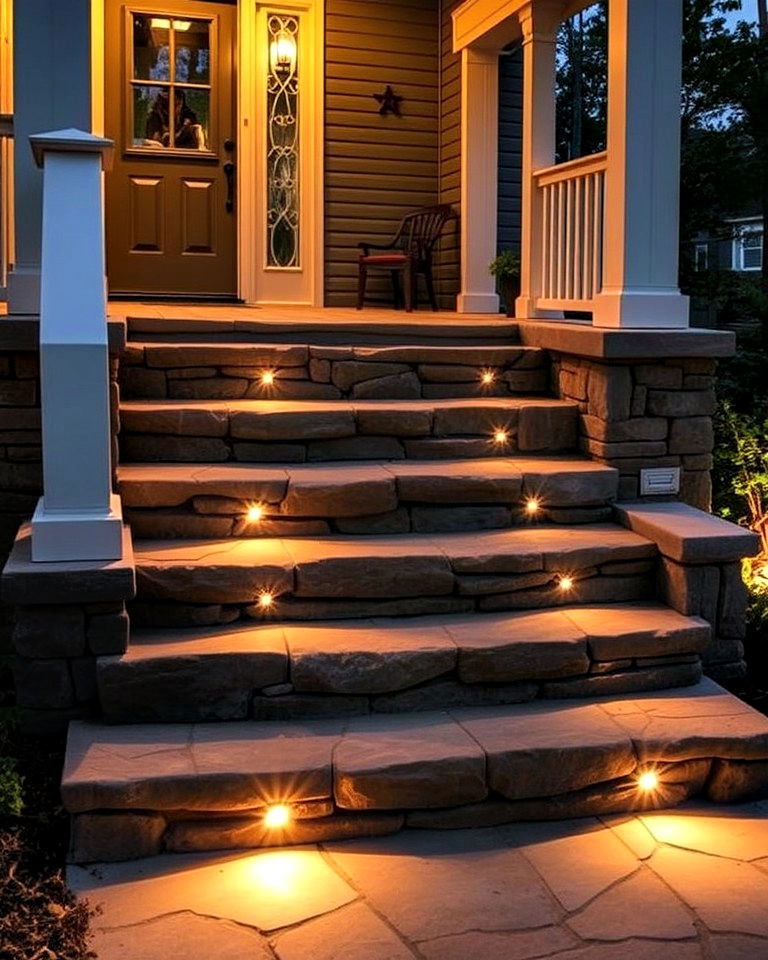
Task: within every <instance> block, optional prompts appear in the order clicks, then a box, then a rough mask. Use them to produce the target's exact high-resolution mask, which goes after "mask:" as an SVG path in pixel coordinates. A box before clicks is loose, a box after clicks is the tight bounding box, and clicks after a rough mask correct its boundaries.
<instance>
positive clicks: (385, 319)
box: [127, 308, 519, 347]
mask: <svg viewBox="0 0 768 960" xmlns="http://www.w3.org/2000/svg"><path fill="white" fill-rule="evenodd" d="M127 327H128V337H129V340H130V341H138V342H145V343H146V342H152V341H158V342H167V341H168V340H169V339H172V341H173V342H174V343H300V344H306V343H308V342H311V343H312V344H313V345H318V346H320V345H332V346H350V345H359V346H377V345H386V346H390V345H394V346H397V345H399V344H407V343H414V342H415V343H417V344H419V345H422V344H427V345H430V344H431V345H435V346H440V345H451V346H467V347H471V346H488V345H494V344H496V345H499V346H507V345H509V344H511V343H512V344H514V343H517V342H518V341H519V332H518V325H517V324H516V323H515V322H514V320H508V319H506V318H504V317H489V316H488V315H487V314H476V315H474V316H469V315H460V314H455V313H441V314H437V315H436V314H426V313H424V312H420V311H418V312H416V313H412V314H405V313H399V312H395V311H393V310H388V311H378V310H377V311H376V312H375V313H373V312H371V311H366V312H364V313H357V312H356V311H353V310H341V311H334V310H329V309H325V310H321V311H319V313H318V315H317V316H315V317H312V316H311V315H307V314H306V313H305V314H304V316H302V314H301V313H300V312H298V311H296V310H293V311H278V310H272V309H269V308H264V309H263V310H260V311H259V316H258V318H257V317H253V316H250V317H248V316H242V315H240V316H238V314H237V312H236V311H233V313H232V316H231V317H220V318H216V317H211V316H210V315H208V316H202V317H194V316H189V317H161V316H157V317H136V316H130V314H129V316H128V317H127Z"/></svg>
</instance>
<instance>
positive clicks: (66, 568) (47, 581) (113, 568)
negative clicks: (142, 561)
mask: <svg viewBox="0 0 768 960" xmlns="http://www.w3.org/2000/svg"><path fill="white" fill-rule="evenodd" d="M31 549H32V527H31V524H29V523H24V524H22V525H21V526H20V527H19V529H18V531H17V533H16V539H15V540H14V544H13V547H12V549H11V553H10V555H9V557H8V560H7V562H6V564H5V567H4V568H3V571H2V580H1V581H0V589H1V590H2V596H1V599H2V602H3V603H5V604H11V605H15V604H19V605H30V606H44V605H46V604H52V603H75V604H80V603H102V602H112V601H119V600H132V599H133V597H134V596H135V595H136V561H135V558H134V554H133V539H132V537H131V530H130V527H129V526H128V525H127V524H126V525H124V526H123V556H122V559H120V560H92V561H91V560H77V561H71V562H69V561H59V562H33V561H32V558H31Z"/></svg>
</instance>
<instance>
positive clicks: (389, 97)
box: [373, 84, 405, 117]
mask: <svg viewBox="0 0 768 960" xmlns="http://www.w3.org/2000/svg"><path fill="white" fill-rule="evenodd" d="M373 99H374V100H376V101H377V102H378V103H379V113H380V114H381V115H382V117H384V116H386V115H387V114H388V113H393V114H394V115H395V116H396V117H399V116H400V104H401V103H402V102H403V100H404V99H405V97H398V95H397V94H396V93H395V91H394V90H393V89H392V87H391V86H390V85H389V84H387V88H386V90H385V91H384V93H374V95H373Z"/></svg>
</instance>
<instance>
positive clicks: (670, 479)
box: [640, 467, 680, 497]
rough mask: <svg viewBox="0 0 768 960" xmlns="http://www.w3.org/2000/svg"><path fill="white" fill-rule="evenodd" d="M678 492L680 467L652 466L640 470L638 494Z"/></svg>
mask: <svg viewBox="0 0 768 960" xmlns="http://www.w3.org/2000/svg"><path fill="white" fill-rule="evenodd" d="M679 492H680V467H654V468H653V469H651V470H641V471H640V496H641V497H650V496H653V495H654V494H657V495H658V494H663V493H679Z"/></svg>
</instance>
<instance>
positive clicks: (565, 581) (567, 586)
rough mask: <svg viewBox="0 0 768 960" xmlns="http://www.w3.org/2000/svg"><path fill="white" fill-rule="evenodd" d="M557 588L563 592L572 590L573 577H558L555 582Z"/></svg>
mask: <svg viewBox="0 0 768 960" xmlns="http://www.w3.org/2000/svg"><path fill="white" fill-rule="evenodd" d="M557 585H558V587H559V588H560V589H561V590H562V591H563V592H567V591H568V590H572V589H573V577H560V579H559V580H558V581H557Z"/></svg>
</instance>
